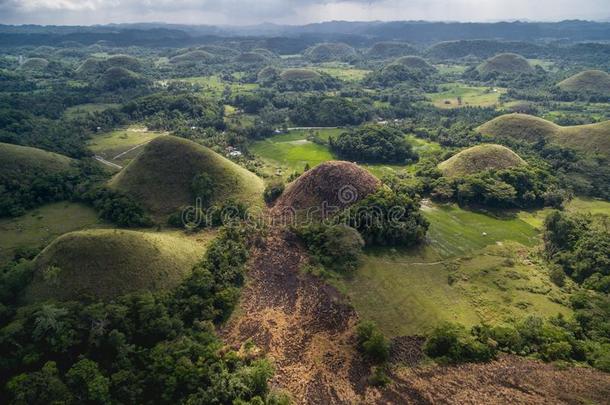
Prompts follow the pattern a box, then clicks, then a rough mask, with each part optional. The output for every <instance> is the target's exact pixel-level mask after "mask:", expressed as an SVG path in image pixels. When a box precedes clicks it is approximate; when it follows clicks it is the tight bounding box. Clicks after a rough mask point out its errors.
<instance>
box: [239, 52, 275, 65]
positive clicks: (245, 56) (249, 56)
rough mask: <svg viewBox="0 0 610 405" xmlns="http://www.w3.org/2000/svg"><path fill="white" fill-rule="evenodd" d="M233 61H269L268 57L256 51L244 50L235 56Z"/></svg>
mask: <svg viewBox="0 0 610 405" xmlns="http://www.w3.org/2000/svg"><path fill="white" fill-rule="evenodd" d="M235 61H236V62H240V63H265V62H268V61H269V58H268V57H267V56H265V55H263V54H261V53H257V52H244V53H242V54H241V55H239V56H238V57H237V58H235Z"/></svg>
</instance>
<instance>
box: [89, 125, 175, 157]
mask: <svg viewBox="0 0 610 405" xmlns="http://www.w3.org/2000/svg"><path fill="white" fill-rule="evenodd" d="M163 134H164V133H163V132H157V131H149V130H147V129H146V128H145V127H142V126H137V125H132V126H130V127H128V128H124V129H119V130H116V131H112V132H106V133H103V134H99V135H96V136H94V137H93V138H92V139H91V140H90V141H89V142H88V147H89V149H90V150H91V151H92V152H93V153H95V154H96V155H99V156H102V157H103V158H104V159H106V160H108V161H110V162H112V163H116V164H118V165H119V166H125V165H126V164H127V163H129V161H130V160H131V159H133V158H134V157H135V156H137V154H138V153H139V151H140V150H141V146H143V145H145V144H146V143H148V142H150V141H151V140H153V139H155V138H156V137H158V136H161V135H163Z"/></svg>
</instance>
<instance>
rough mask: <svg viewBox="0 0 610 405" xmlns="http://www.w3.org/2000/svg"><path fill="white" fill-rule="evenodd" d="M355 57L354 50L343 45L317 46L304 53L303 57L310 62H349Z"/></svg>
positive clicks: (324, 44) (327, 44)
mask: <svg viewBox="0 0 610 405" xmlns="http://www.w3.org/2000/svg"><path fill="white" fill-rule="evenodd" d="M356 55H357V53H356V50H355V49H354V48H352V47H351V46H349V45H347V44H344V43H322V44H317V45H314V46H312V47H311V48H308V49H307V50H306V51H305V53H304V56H305V57H306V58H307V59H309V60H311V61H312V62H330V61H349V60H350V59H353V58H354V57H356Z"/></svg>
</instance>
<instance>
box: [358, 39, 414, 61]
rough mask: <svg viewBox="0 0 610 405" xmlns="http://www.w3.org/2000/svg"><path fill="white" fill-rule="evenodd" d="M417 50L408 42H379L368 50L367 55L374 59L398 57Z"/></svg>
mask: <svg viewBox="0 0 610 405" xmlns="http://www.w3.org/2000/svg"><path fill="white" fill-rule="evenodd" d="M416 52H417V50H416V49H415V48H414V47H413V46H411V45H410V44H408V43H406V42H391V41H386V42H377V43H375V44H373V46H372V47H371V48H370V49H369V50H368V51H367V52H366V56H368V57H369V58H374V59H389V58H397V57H399V56H404V55H412V54H414V53H416Z"/></svg>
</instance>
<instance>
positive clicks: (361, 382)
mask: <svg viewBox="0 0 610 405" xmlns="http://www.w3.org/2000/svg"><path fill="white" fill-rule="evenodd" d="M306 261H307V258H306V255H305V251H304V250H303V248H302V247H301V246H300V245H299V243H298V241H297V240H296V239H295V237H294V236H292V235H291V234H290V233H288V232H285V231H281V230H279V229H273V230H272V231H271V232H270V235H269V236H267V237H266V238H265V239H263V240H262V241H261V242H260V243H259V246H257V247H255V248H254V250H253V254H252V256H251V259H250V262H249V273H248V282H247V284H246V287H245V288H244V290H243V291H242V297H241V302H240V308H239V310H238V311H237V312H236V313H235V315H234V317H233V318H232V319H231V320H230V321H229V322H228V323H227V325H226V326H225V327H224V329H223V330H222V331H221V335H222V336H223V338H224V339H225V341H226V342H227V344H229V345H230V346H232V347H234V348H236V349H237V348H239V347H240V346H241V345H242V344H243V343H244V342H245V341H247V340H248V339H250V340H252V342H253V343H255V344H256V345H257V346H258V347H259V348H260V349H261V351H262V352H263V353H264V354H266V355H267V356H268V357H269V358H270V359H271V360H272V361H273V363H274V365H275V368H276V373H275V377H274V378H273V380H272V382H271V385H272V386H273V387H275V388H279V389H282V390H285V391H287V392H289V393H290V394H291V396H292V398H293V400H294V402H295V403H296V404H507V403H511V404H564V403H565V404H585V403H587V404H588V403H597V404H608V403H610V401H609V398H610V374H606V373H602V372H600V371H596V370H593V369H585V368H575V367H569V368H566V369H561V368H558V367H557V366H554V365H552V364H545V363H542V362H539V361H535V360H530V359H526V358H521V357H517V356H503V357H501V358H500V359H498V360H497V361H494V362H490V363H485V364H465V365H458V366H433V365H425V364H424V365H422V364H421V361H422V360H423V359H424V358H425V357H424V355H423V353H422V350H421V346H422V344H423V341H424V340H423V338H422V337H417V336H414V337H399V338H395V339H393V341H392V348H391V363H392V365H391V366H390V369H389V376H390V377H391V379H392V382H391V383H390V384H389V385H388V386H387V387H385V388H383V389H378V388H375V387H372V386H370V385H369V383H368V376H369V373H370V365H369V364H366V363H365V362H364V361H363V360H362V358H361V356H360V355H359V354H358V352H357V351H356V349H355V343H356V342H355V334H354V329H355V325H356V324H357V322H358V317H357V314H356V313H355V312H354V310H353V309H352V307H351V306H350V305H349V304H348V303H346V302H345V300H344V298H343V297H342V296H341V295H340V294H339V293H338V292H337V291H336V290H335V289H334V288H332V287H330V286H328V285H327V284H325V283H324V282H323V281H322V280H320V279H318V278H316V277H314V276H312V275H309V274H306V273H303V272H302V271H299V269H300V267H301V265H302V264H304V263H306Z"/></svg>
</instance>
